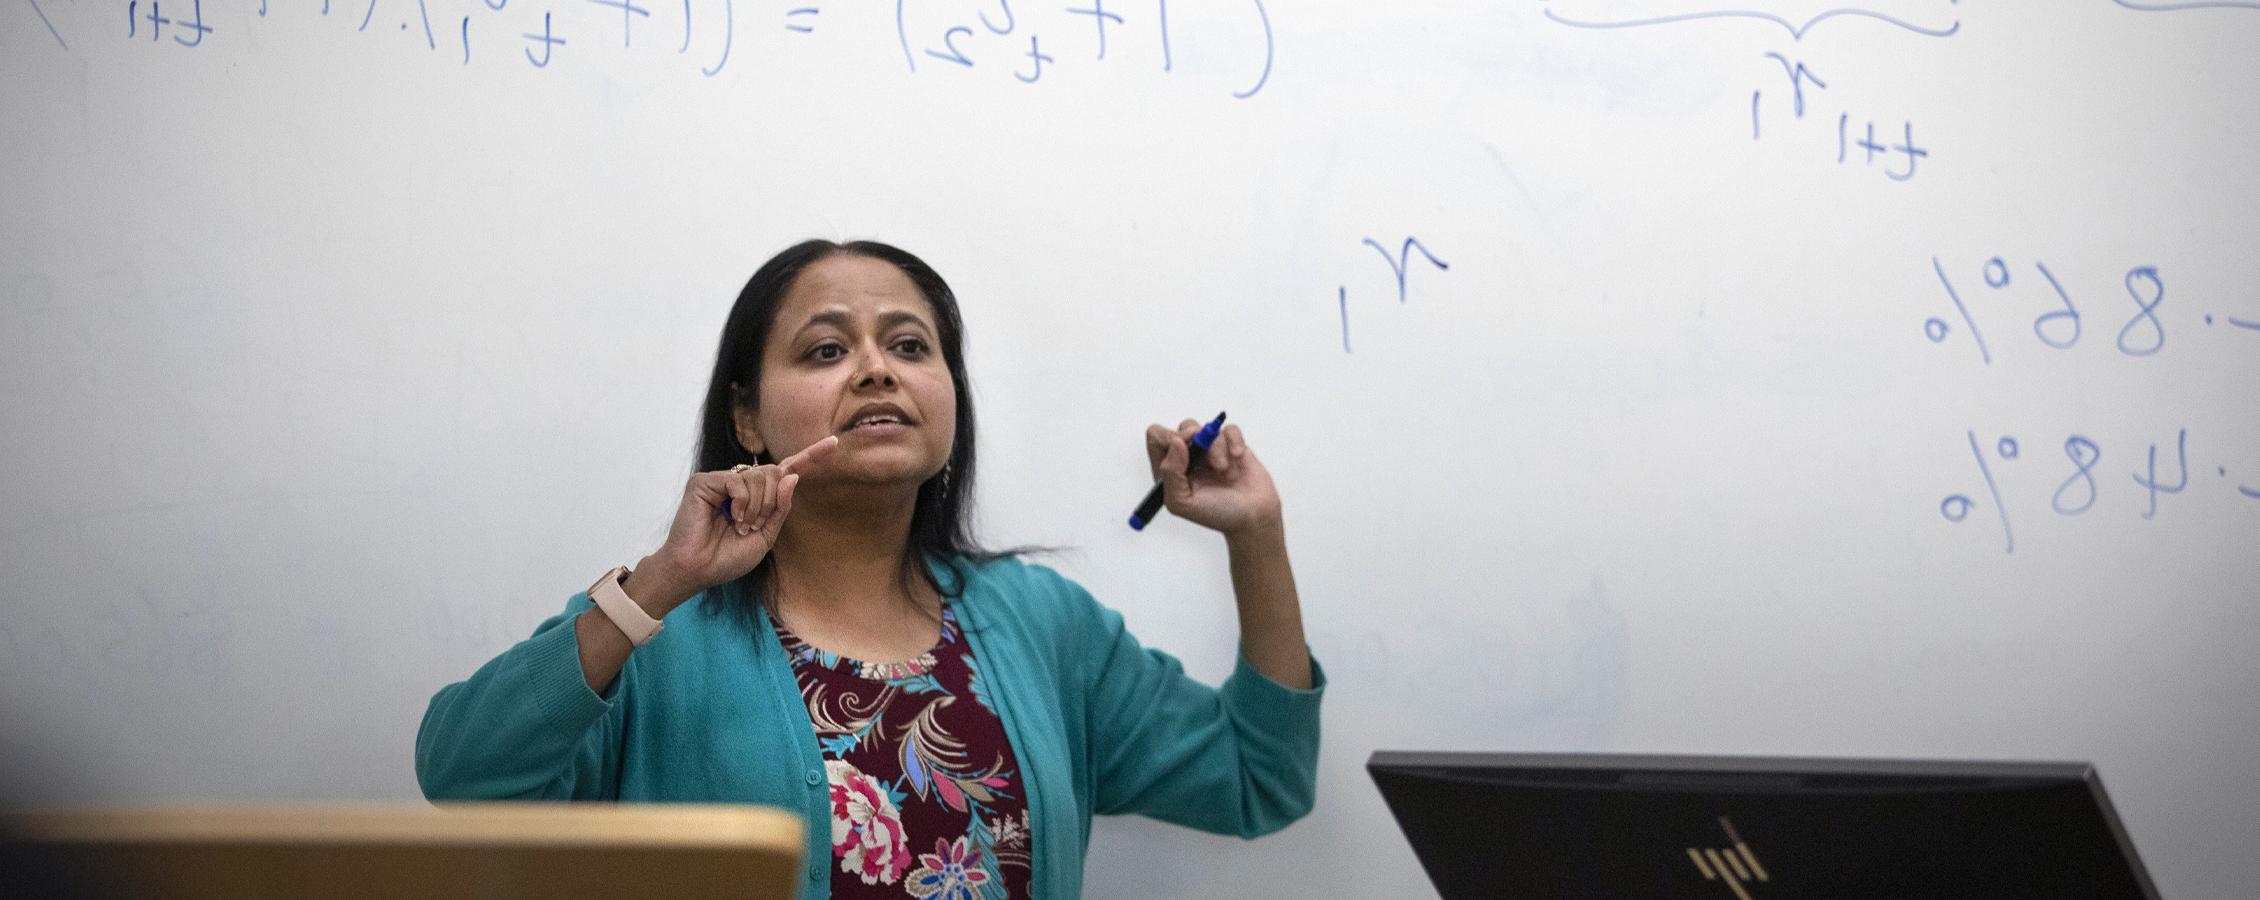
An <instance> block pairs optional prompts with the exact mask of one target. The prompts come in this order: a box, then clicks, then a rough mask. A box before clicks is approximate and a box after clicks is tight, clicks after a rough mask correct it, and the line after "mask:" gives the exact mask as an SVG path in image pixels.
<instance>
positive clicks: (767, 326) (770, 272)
mask: <svg viewBox="0 0 2260 900" xmlns="http://www.w3.org/2000/svg"><path fill="white" fill-rule="evenodd" d="M834 256H862V257H870V258H872V259H878V260H883V261H885V262H887V263H890V264H892V265H893V266H894V267H895V268H897V269H900V270H902V273H903V274H904V275H906V276H909V278H910V282H911V284H913V285H916V286H917V287H918V292H919V293H920V294H921V295H924V296H925V298H926V302H927V304H928V305H930V306H932V307H933V308H934V319H935V323H934V324H935V328H936V330H937V331H938V332H939V334H937V335H936V336H935V337H936V339H937V340H938V341H939V343H940V345H941V351H942V361H943V362H944V363H945V364H946V365H948V367H949V373H950V384H951V386H953V387H955V388H956V389H957V432H956V435H955V438H954V439H953V440H952V442H951V444H950V458H949V462H948V463H947V464H945V465H944V466H943V467H942V471H941V472H940V473H938V474H936V475H934V476H933V477H930V478H928V479H926V481H925V483H924V484H921V485H919V486H918V502H917V506H916V508H915V509H913V510H912V512H911V514H910V535H909V537H908V538H907V541H906V543H905V545H904V547H903V571H902V587H903V589H904V595H905V596H906V597H907V596H908V595H909V592H910V587H911V585H912V583H913V579H916V580H919V581H923V582H924V583H925V584H926V585H927V586H929V587H931V588H933V589H934V590H935V592H937V593H939V594H941V595H943V596H951V597H954V596H956V595H957V594H958V593H959V591H960V590H961V589H962V586H963V582H964V579H963V577H962V573H959V574H958V577H955V578H952V579H950V583H946V584H945V583H944V582H943V581H942V580H939V579H937V578H936V577H935V575H934V572H933V567H932V566H931V565H929V564H930V563H942V564H944V566H945V567H947V568H949V570H950V571H952V572H956V569H955V568H954V567H955V564H956V562H957V561H958V560H959V559H964V560H969V561H973V562H986V561H989V560H994V559H998V558H1001V557H1004V556H1008V555H1010V554H1009V553H1006V552H994V551H989V550H985V549H983V548H982V547H981V545H980V544H979V542H977V541H975V540H974V538H973V530H972V516H973V511H972V505H971V498H972V496H973V460H974V453H973V450H974V442H973V436H974V429H973V390H972V385H971V384H970V383H968V382H967V380H966V377H965V354H964V344H965V337H964V336H965V326H964V322H963V320H961V319H960V318H959V317H958V313H957V295H956V294H955V293H952V292H951V291H950V286H949V283H948V282H945V281H943V280H942V276H941V273H939V272H936V271H934V269H933V267H932V266H929V265H927V264H926V262H925V261H924V260H921V259H919V258H918V257H916V256H913V255H911V254H910V253H909V252H908V251H905V250H902V249H901V248H898V247H895V246H892V245H889V244H882V243H879V242H877V241H849V242H847V243H834V242H832V241H827V240H820V239H819V240H807V241H802V242H800V243H798V244H794V245H792V246H791V247H787V248H785V250H784V251H783V252H781V253H778V254H777V255H776V256H773V257H770V259H769V261H768V262H766V263H763V264H762V266H761V268H760V269H757V270H755V271H754V273H753V277H752V278H749V279H747V280H746V283H745V289H744V290H742V291H739V292H738V302H737V304H736V305H734V306H732V307H731V308H730V318H729V320H728V321H727V322H725V323H724V324H723V326H722V343H721V347H720V348H719V349H718V350H716V351H715V354H714V377H713V379H712V380H711V381H709V382H708V383H707V387H706V405H705V407H704V410H703V411H702V413H701V414H700V424H699V439H698V469H697V471H700V472H712V471H715V470H717V469H727V468H730V467H731V466H735V465H740V464H745V465H761V464H765V463H769V462H773V460H771V459H770V458H769V457H768V454H766V453H755V452H754V451H753V450H751V449H748V448H747V447H746V446H745V444H743V443H740V442H739V440H738V428H737V411H738V408H739V407H741V406H743V407H747V408H751V407H752V406H753V405H754V404H755V403H756V402H758V400H759V398H760V396H761V360H762V355H763V354H762V351H763V349H764V348H766V347H767V346H768V343H769V332H770V330H771V329H772V328H774V327H775V325H776V319H777V308H778V306H780V305H781V304H782V303H783V301H784V296H785V292H786V291H788V290H790V289H791V288H792V286H793V282H794V281H795V280H797V279H798V278H799V277H800V273H801V272H802V270H805V269H807V268H808V266H809V265H810V264H812V263H814V262H816V261H817V260H820V259H825V258H828V257H834ZM735 584H736V588H737V589H736V590H735V591H730V592H725V593H726V595H728V594H734V596H732V597H731V598H730V602H725V603H721V604H714V605H711V606H709V607H708V608H709V610H711V611H719V610H721V609H730V610H734V611H737V612H739V613H742V614H744V615H746V616H748V617H749V618H750V617H751V616H752V615H753V613H754V612H755V610H756V609H757V608H758V607H759V606H760V605H761V604H763V603H765V602H767V601H768V600H769V599H770V598H771V596H772V595H773V593H774V592H775V590H776V581H775V567H774V566H773V565H772V564H771V559H770V558H769V557H764V558H763V559H762V560H761V562H760V564H758V565H756V566H754V567H753V571H751V572H748V573H746V576H745V577H744V578H741V579H739V580H738V581H737V582H736V583H735Z"/></svg>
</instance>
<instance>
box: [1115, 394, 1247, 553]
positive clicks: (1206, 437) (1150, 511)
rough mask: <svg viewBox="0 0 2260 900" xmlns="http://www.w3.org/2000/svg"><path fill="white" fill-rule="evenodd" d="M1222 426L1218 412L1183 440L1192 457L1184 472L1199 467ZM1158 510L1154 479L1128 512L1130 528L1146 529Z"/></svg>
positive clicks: (1157, 488) (1158, 490)
mask: <svg viewBox="0 0 2260 900" xmlns="http://www.w3.org/2000/svg"><path fill="white" fill-rule="evenodd" d="M1223 428H1224V414H1223V413H1221V412H1220V413H1217V414H1216V420H1215V421H1213V422H1210V423H1208V424H1206V425H1203V426H1201V430H1200V433H1198V434H1195V435H1193V439H1192V440H1190V441H1187V442H1185V449H1186V451H1187V452H1188V453H1190V454H1192V457H1193V460H1192V463H1191V464H1189V465H1187V466H1186V467H1185V471H1186V472H1188V473H1189V472H1191V471H1193V470H1194V469H1198V468H1200V467H1201V461H1202V460H1204V459H1207V458H1208V448H1209V445H1210V444H1214V443H1216V435H1217V432H1218V431H1220V430H1221V429H1223ZM1159 512H1161V482H1160V481H1155V482H1154V489H1153V490H1150V491H1147V492H1146V499H1144V500H1140V501H1138V510H1137V511H1136V512H1133V513H1131V514H1130V527H1131V529H1133V530H1136V531H1144V530H1146V523H1147V522H1151V521H1153V520H1154V515H1155V514H1156V513H1159Z"/></svg>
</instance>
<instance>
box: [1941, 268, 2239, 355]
mask: <svg viewBox="0 0 2260 900" xmlns="http://www.w3.org/2000/svg"><path fill="white" fill-rule="evenodd" d="M1930 266H1931V271H1932V272H1933V273H1935V274H1936V275H1937V276H1938V283H1939V286H1940V287H1941V288H1943V289H1944V292H1945V294H1946V298H1947V299H1948V300H1949V301H1951V302H1952V303H1953V306H1954V313H1955V319H1954V320H1949V319H1948V318H1946V317H1945V316H1944V315H1935V316H1931V317H1929V318H1926V319H1924V320H1923V336H1924V337H1926V338H1928V339H1930V342H1931V343H1933V344H1938V345H1945V344H1947V343H1948V342H1949V341H1953V340H1956V337H1955V334H1956V327H1955V321H1959V322H1960V323H1961V328H1960V331H1961V332H1962V333H1963V334H1964V335H1966V337H1967V339H1968V343H1969V345H1970V347H1971V349H1973V350H1975V351H1976V353H1977V356H1978V359H1979V361H1980V362H1982V363H1984V364H1985V365H1988V366H1990V365H1993V349H1992V345H1991V344H1989V343H1988V342H1987V341H1986V338H1985V331H1984V329H1982V328H1980V327H1979V326H1978V316H1977V314H1976V313H1973V312H1971V307H1972V306H1973V305H1974V302H1973V301H1974V299H1975V298H1974V297H1973V296H1972V293H1971V291H1972V289H1970V288H1967V287H1957V286H1956V282H1955V278H1956V276H1955V275H1953V274H1950V272H1949V270H1948V268H1947V266H1946V264H1945V263H1942V262H1940V261H1939V258H1938V257H1935V256H1933V257H1931V259H1930ZM1977 269H1978V271H1977V272H1976V273H1975V274H1977V275H1978V277H1979V279H1980V280H1981V281H1982V282H1983V283H1984V285H1985V289H1986V294H1985V295H1986V296H1989V297H1999V296H2028V297H2029V296H2031V295H2038V296H2039V297H2040V298H2042V303H2041V306H2040V307H2039V308H2041V309H2043V310H2044V311H2043V312H2041V313H2040V314H2038V315H2035V316H2033V317H2032V320H2031V324H2032V334H2033V337H2034V338H2035V339H2037V340H2039V341H2040V343H2042V344H2044V345H2046V346H2048V347H2052V348H2054V349H2057V350H2070V349H2072V348H2073V347H2075V346H2077V345H2078V344H2079V343H2080V339H2081V338H2082V336H2083V335H2084V334H2085V332H2086V325H2085V321H2086V315H2087V314H2086V313H2084V312H2082V308H2083V306H2082V304H2083V303H2085V302H2086V301H2085V300H2082V301H2079V302H2075V301H2074V300H2073V293H2072V292H2071V291H2068V290H2066V289H2065V287H2064V283H2063V281H2062V280H2061V279H2059V278H2057V277H2056V273H2054V272H2051V271H2049V269H2048V263H2047V262H2046V261H2043V260H2033V261H2032V264H2031V267H2030V270H2029V274H2028V272H2027V269H2026V268H2025V267H2024V266H2023V265H2022V264H2019V265H2014V266H2013V265H2011V264H2010V263H2009V262H2008V261H2007V260H2005V259H2003V258H2001V257H1998V256H1996V257H1993V258H1992V259H1989V260H1986V261H1985V263H1984V264H1983V265H1981V266H1979V267H1977ZM2032 275H2038V276H2039V277H2038V278H2033V277H2031V276H2032ZM1966 283H1967V280H1966V279H1965V284H1966ZM2036 285H2037V286H2036ZM2123 286H2124V288H2125V297H2124V299H2123V300H2117V301H2114V302H2115V303H2117V305H2116V307H2106V308H2116V309H2117V310H2118V311H2119V312H2120V313H2123V314H2124V315H2125V316H2126V318H2125V319H2124V320H2118V319H2117V318H2116V317H2115V316H2114V317H2113V322H2114V323H2115V324H2116V325H2117V327H2116V329H2115V334H2114V337H2113V343H2114V344H2115V345H2116V346H2117V348H2118V351H2119V353H2120V354H2122V355H2125V356H2130V357H2144V356H2155V355H2157V354H2158V353H2159V352H2160V351H2163V350H2165V349H2166V320H2165V319H2162V318H2160V317H2159V314H2158V309H2159V307H2160V306H2163V305H2164V304H2165V302H2166V281H2165V278H2164V277H2163V276H2161V275H2159V274H2158V268H2157V267H2156V266H2135V267H2133V268H2130V269H2128V270H2127V272H2126V276H2125V278H2124V279H2123ZM2092 294H2093V292H2083V294H2082V296H2083V297H2091V296H2092ZM2130 305H2131V307H2132V309H2131V311H2130V310H2128V309H2127V307H2128V306H2130ZM2087 309H2088V311H2089V312H2092V311H2093V310H2094V307H2093V306H2092V305H2089V306H2088V307H2087ZM2201 321H2202V322H2203V323H2204V325H2205V326H2206V327H2207V328H2226V329H2227V330H2228V331H2229V332H2231V333H2234V332H2239V331H2241V332H2246V333H2251V334H2254V336H2255V337H2256V338H2260V321H2253V320H2249V319H2240V318H2236V317H2234V316H2228V315H2217V314H2215V313H2210V312H2209V313H2205V314H2204V315H2203V316H2202V317H2201Z"/></svg>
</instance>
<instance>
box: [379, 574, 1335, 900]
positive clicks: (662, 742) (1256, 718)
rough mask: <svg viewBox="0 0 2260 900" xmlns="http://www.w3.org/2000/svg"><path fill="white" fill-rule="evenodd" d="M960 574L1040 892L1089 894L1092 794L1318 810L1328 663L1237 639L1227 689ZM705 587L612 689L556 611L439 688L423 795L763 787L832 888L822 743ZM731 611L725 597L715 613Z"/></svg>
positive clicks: (763, 645)
mask: <svg viewBox="0 0 2260 900" xmlns="http://www.w3.org/2000/svg"><path fill="white" fill-rule="evenodd" d="M934 571H935V573H936V574H937V576H939V577H940V578H941V579H942V583H943V586H944V588H945V591H946V592H950V593H954V594H955V597H954V598H953V599H952V601H951V602H952V603H954V604H955V605H956V608H957V611H958V618H959V621H960V622H961V623H962V624H963V625H964V627H965V635H966V640H967V642H968V644H969V646H970V647H971V648H972V651H973V656H974V658H975V659H977V660H979V661H980V664H981V672H982V677H983V679H984V680H985V681H987V684H988V690H989V692H990V694H991V699H992V700H994V701H995V702H996V705H997V707H998V709H997V713H998V715H999V716H1000V717H1001V718H1002V719H1003V720H1004V729H1005V735H1006V737H1007V738H1009V739H1010V740H1011V741H1012V750H1013V754H1014V755H1015V756H1017V757H1018V758H1019V760H1020V762H1021V785H1020V787H1021V790H1023V791H1025V792H1026V793H1027V797H1028V816H1029V834H1030V838H1031V842H1032V845H1033V846H1032V850H1033V858H1034V860H1033V862H1034V871H1033V874H1032V876H1031V880H1030V887H1031V889H1032V890H1033V892H1034V894H1035V896H1037V897H1041V898H1046V900H1065V898H1074V897H1077V896H1080V894H1081V891H1082V881H1083V855H1084V852H1085V851H1086V850H1087V849H1088V847H1089V846H1090V840H1091V816H1092V815H1094V814H1101V813H1103V814H1115V813H1140V814H1143V815H1147V816H1152V817H1154V818H1157V819H1161V820H1164V821H1168V822H1175V823H1178V824H1181V825H1187V826H1191V827H1193V828H1198V829H1200V830H1203V831H1210V832H1217V833H1222V834H1236V835H1240V836H1241V837H1255V836H1257V835H1260V834H1265V833H1268V832H1272V831H1276V830H1278V829H1280V828H1283V827H1285V826H1286V825H1287V824H1288V823H1290V822H1293V821H1294V820H1296V819H1298V818H1300V817H1302V816H1303V814H1305V813H1307V812H1309V811H1310V808H1311V804H1312V802H1313V800H1314V796H1315V790H1316V781H1317V768H1318V705H1319V696H1320V694H1321V693H1322V691H1323V688H1324V684H1325V676H1324V675H1323V673H1321V672H1320V670H1319V668H1318V665H1317V663H1316V662H1315V661H1314V662H1313V663H1312V666H1311V671H1312V676H1313V678H1314V682H1315V684H1316V685H1317V686H1316V687H1314V688H1313V689H1310V690H1295V689H1291V688H1288V687H1285V686H1282V685H1280V684H1279V683H1277V682H1274V681H1272V680H1271V679H1269V678H1266V677H1264V676H1263V674H1261V673H1259V672H1257V671H1256V670H1255V668H1254V667H1252V666H1251V665H1249V663H1248V661H1247V659H1246V658H1245V657H1243V658H1241V659H1240V660H1239V663H1238V665H1237V666H1236V667H1235V669H1234V671H1233V673H1232V675H1231V676H1230V677H1228V678H1226V679H1225V681H1224V685H1223V687H1221V688H1211V687H1209V686H1207V685H1204V684H1201V683H1199V682H1197V681H1194V680H1193V679H1191V678H1188V677H1187V676H1186V675H1185V673H1184V670H1183V667H1182V666H1181V665H1179V663H1178V662H1177V660H1176V659H1175V658H1173V657H1171V656H1170V655H1168V654H1166V653H1162V652H1160V651H1158V650H1149V649H1144V648H1142V647H1140V646H1139V644H1138V641H1137V639H1135V638H1133V637H1131V636H1130V634H1129V632H1128V631H1126V630H1125V629H1124V628H1123V624H1122V616H1121V614H1120V613H1117V612H1115V611H1114V610H1111V609H1107V608H1106V607H1103V606H1101V605H1099V604H1098V602H1097V601H1095V600H1093V599H1092V598H1091V595H1090V594H1089V593H1088V592H1086V591H1084V590H1083V588H1082V587H1081V586H1080V585H1077V584H1075V583H1074V582H1072V581H1069V580H1067V579H1066V578H1064V577H1062V576H1060V575H1059V574H1058V573H1057V572H1054V571H1052V570H1051V569H1048V568H1045V567H1043V566H1038V565H1030V564H1027V563H1023V562H1021V561H1019V560H1017V559H1005V560H1000V561H997V562H991V563H984V564H978V565H976V564H973V563H970V562H967V561H964V560H953V561H951V562H950V563H948V564H940V565H936V566H934ZM740 597H742V594H740V593H739V592H738V591H737V590H736V589H735V588H734V587H722V588H714V589H709V590H708V591H707V592H705V593H702V594H700V595H699V596H697V597H694V598H692V599H691V600H690V602H688V603H686V604H684V605H683V606H682V607H680V608H678V609H676V610H675V611H674V612H673V613H670V614H669V615H668V616H667V620H666V622H667V628H666V630H665V631H664V632H662V633H660V635H659V636H658V637H656V638H654V639H652V642H651V643H649V644H647V645H645V646H643V647H641V648H639V649H637V650H636V651H635V652H634V653H632V654H630V655H629V657H628V663H627V666H626V668H624V669H622V670H621V672H620V675H619V677H618V678H616V679H614V680H613V682H612V684H611V685H610V686H608V687H607V689H606V691H605V692H604V693H603V694H598V693H596V692H594V691H591V690H589V687H588V682H587V680H586V679H585V678H584V677H583V675H582V673H581V662H580V648H579V644H578V643H577V640H576V638H575V637H574V633H573V618H574V617H575V616H577V615H579V614H580V613H581V612H582V611H584V610H587V609H588V608H589V607H590V605H591V604H590V601H589V599H588V595H587V594H585V593H582V594H575V595H574V596H573V598H572V599H571V600H569V601H567V602H566V604H565V611H564V612H563V613H562V614H559V615H558V616H556V617H554V618H551V619H550V620H548V621H546V622H543V623H542V624H541V627H540V628H537V629H535V630H534V634H533V636H532V637H530V638H527V639H526V640H524V641H521V642H519V643H518V645H517V646H514V647H512V648H510V649H509V650H507V651H504V652H503V654H502V655H501V656H498V657H495V658H494V659H493V660H492V661H490V662H488V663H487V664H486V665H485V666H482V667H480V669H479V670H478V671H477V672H476V673H474V674H472V676H471V677H470V678H469V679H468V680H465V681H460V682H457V683H455V684H451V685H448V686H447V687H444V688H441V689H440V691H439V693H438V694H437V695H435V696H433V697H432V702H431V707H430V709H428V710H427V711H426V712H425V713H424V722H423V726H422V727H421V728H420V729H418V731H417V733H416V778H417V781H418V782H419V783H421V784H422V785H423V789H424V795H425V796H426V797H428V798H430V799H433V800H498V799H557V800H565V799H571V800H630V801H644V802H669V801H672V802H697V803H756V804H764V805H768V806H777V807H782V808H785V809H791V810H799V811H800V813H801V815H802V816H803V818H804V819H805V820H806V822H807V824H808V850H807V862H808V864H807V866H806V867H805V871H804V878H805V879H806V881H805V882H804V883H803V885H802V891H801V895H802V896H803V897H807V898H828V897H829V896H830V895H831V877H830V873H831V870H832V868H833V866H832V847H831V835H832V828H831V808H830V805H829V802H828V790H829V788H828V785H827V779H826V777H825V775H824V761H823V756H822V754H821V753H820V752H819V751H818V750H817V747H816V732H815V729H814V728H813V727H811V726H810V724H809V721H808V709H807V707H806V706H805V705H803V703H802V702H801V698H800V691H799V687H798V685H797V684H796V682H795V681H794V680H793V675H792V669H791V665H790V663H789V662H788V661H787V660H786V659H785V655H784V651H783V650H782V649H781V648H780V647H779V646H778V644H777V640H776V638H775V636H774V634H773V633H772V632H771V631H770V628H769V623H768V617H767V614H766V613H763V614H761V615H759V616H758V617H757V624H755V625H754V627H753V628H752V629H751V630H749V629H748V620H747V619H746V618H744V617H742V616H738V615H733V614H731V612H730V611H727V610H723V609H717V608H712V605H714V604H723V603H730V602H735V601H736V600H737V599H738V598H740ZM717 613H719V614H717Z"/></svg>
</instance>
